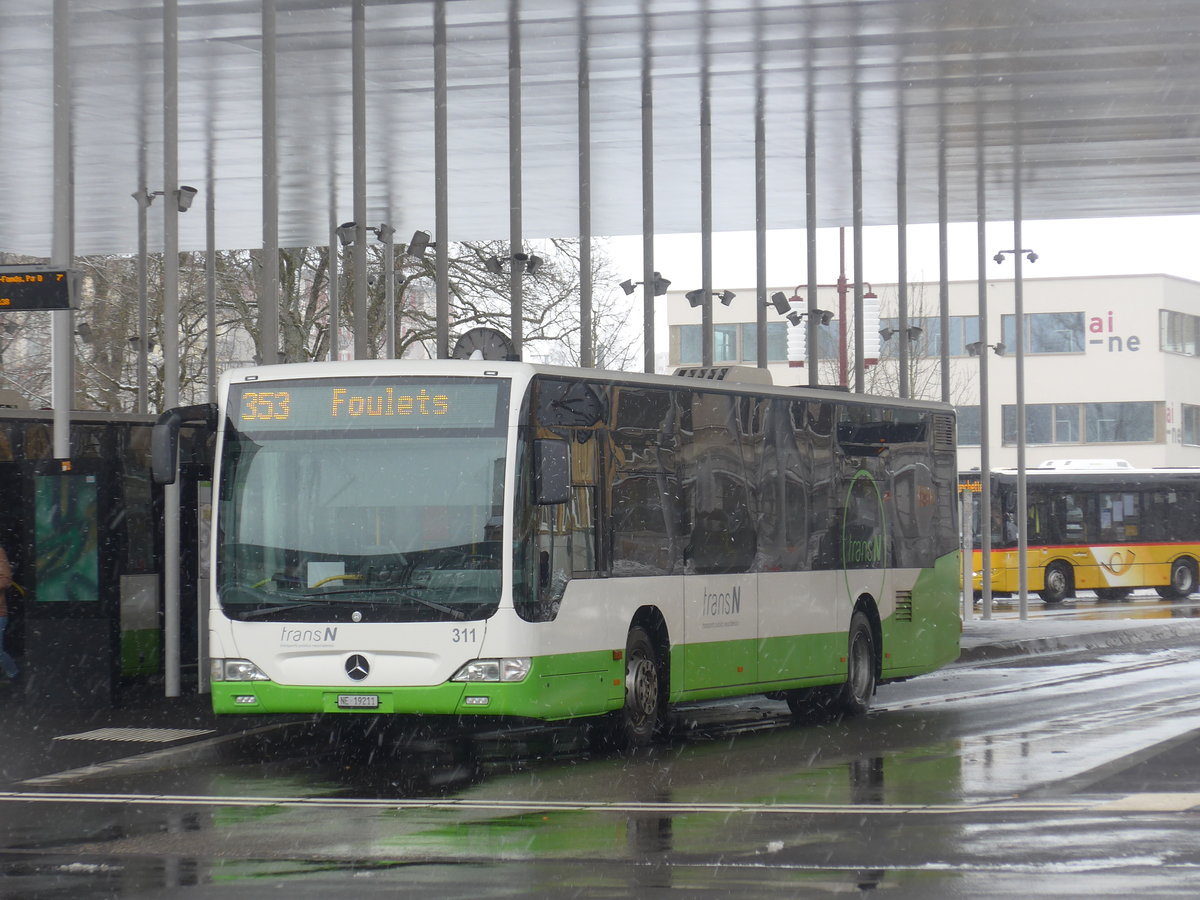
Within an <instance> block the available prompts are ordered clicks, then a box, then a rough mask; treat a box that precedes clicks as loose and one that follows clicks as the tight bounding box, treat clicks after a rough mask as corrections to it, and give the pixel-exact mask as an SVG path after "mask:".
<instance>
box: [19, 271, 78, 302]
mask: <svg viewBox="0 0 1200 900" xmlns="http://www.w3.org/2000/svg"><path fill="white" fill-rule="evenodd" d="M78 306H79V273H78V272H76V271H74V270H73V269H36V268H30V267H28V266H7V267H0V312H5V311H27V310H51V309H75V308H76V307H78Z"/></svg>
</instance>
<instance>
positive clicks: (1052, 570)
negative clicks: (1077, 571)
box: [1038, 562, 1071, 605]
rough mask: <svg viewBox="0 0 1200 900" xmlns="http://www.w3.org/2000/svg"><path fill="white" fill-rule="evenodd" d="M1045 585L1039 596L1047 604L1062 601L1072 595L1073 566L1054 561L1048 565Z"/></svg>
mask: <svg viewBox="0 0 1200 900" xmlns="http://www.w3.org/2000/svg"><path fill="white" fill-rule="evenodd" d="M1043 584H1044V587H1043V588H1042V590H1040V591H1038V596H1039V597H1041V598H1042V602H1043V603H1045V604H1047V605H1053V604H1055V603H1062V602H1063V601H1064V600H1066V599H1067V598H1068V597H1070V596H1071V567H1070V566H1068V565H1067V564H1066V563H1061V562H1052V563H1050V565H1048V566H1046V574H1045V576H1044V582H1043Z"/></svg>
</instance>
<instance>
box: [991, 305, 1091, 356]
mask: <svg viewBox="0 0 1200 900" xmlns="http://www.w3.org/2000/svg"><path fill="white" fill-rule="evenodd" d="M1024 319H1025V352H1026V353H1082V352H1083V348H1084V331H1083V313H1081V312H1064V313H1030V314H1028V315H1026V316H1024ZM1000 330H1001V333H1002V334H1003V338H1002V340H1003V342H1004V346H1005V347H1007V348H1008V352H1010V353H1015V352H1016V349H1017V327H1016V316H1001V317H1000Z"/></svg>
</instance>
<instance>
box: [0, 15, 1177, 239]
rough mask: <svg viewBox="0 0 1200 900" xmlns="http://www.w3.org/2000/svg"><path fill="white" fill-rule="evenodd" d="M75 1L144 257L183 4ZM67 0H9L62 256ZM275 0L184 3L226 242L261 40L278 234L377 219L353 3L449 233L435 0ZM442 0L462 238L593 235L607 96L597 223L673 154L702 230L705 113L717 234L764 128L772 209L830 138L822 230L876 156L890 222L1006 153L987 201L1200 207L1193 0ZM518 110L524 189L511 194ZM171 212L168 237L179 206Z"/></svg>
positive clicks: (183, 118)
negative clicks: (515, 78)
mask: <svg viewBox="0 0 1200 900" xmlns="http://www.w3.org/2000/svg"><path fill="white" fill-rule="evenodd" d="M439 2H440V0H439ZM58 3H60V4H62V7H60V8H65V10H66V11H67V14H66V17H65V18H66V21H67V22H68V28H67V31H68V32H69V40H68V42H67V45H68V50H67V53H66V56H67V59H68V60H69V63H68V67H69V84H70V104H69V105H70V117H69V118H70V124H71V131H72V138H71V158H72V160H73V166H72V171H73V178H74V240H75V243H74V251H75V253H77V254H81V255H83V254H96V253H126V252H132V251H133V250H134V249H135V248H136V246H137V220H138V216H137V204H136V203H135V201H134V200H133V199H132V198H131V195H132V194H133V193H134V192H137V191H139V190H140V189H145V190H148V191H150V192H153V191H156V190H160V189H162V186H163V179H164V169H163V141H164V128H163V123H164V116H163V110H164V84H165V83H164V77H163V71H164V65H163V61H164V28H163V21H164V15H163V9H164V5H165V4H164V3H163V2H162V0H58ZM265 3H266V5H267V6H268V7H269V6H271V5H272V3H271V0H265ZM55 5H56V4H55V3H51V2H50V0H46V2H38V3H30V2H29V0H0V198H2V202H0V209H2V210H3V215H0V251H9V252H17V253H24V254H30V255H34V256H46V255H49V254H50V252H51V243H52V233H53V218H54V216H53V203H52V197H53V192H54V179H55V167H54V152H53V150H54V147H55V139H54V133H55V132H54V107H55V104H54V90H53V83H54V73H55V66H54V55H55V37H54V35H55V31H54V27H53V26H54V16H53V8H54V7H55ZM273 5H274V10H275V15H274V19H275V32H274V34H273V35H271V36H270V40H264V14H263V7H264V0H179V2H178V21H179V30H178V45H177V47H178V76H179V78H178V85H179V86H178V122H179V128H178V134H179V137H178V152H179V167H178V172H179V179H178V180H179V182H180V183H182V184H187V185H193V186H195V187H197V188H198V189H199V190H200V191H201V193H202V194H204V193H205V192H211V194H212V197H213V208H214V220H215V221H214V224H215V229H216V244H217V246H219V247H222V248H247V247H249V248H252V247H259V246H262V244H263V233H264V230H263V213H262V211H263V208H264V199H263V182H264V154H263V134H264V130H263V122H264V115H263V111H264V104H263V102H262V98H263V96H264V90H263V85H264V62H272V63H273V67H274V72H275V77H274V79H273V82H272V83H273V84H274V85H275V89H276V92H277V93H276V102H275V104H274V108H275V121H276V123H277V125H276V128H277V131H276V133H277V144H278V149H277V153H276V155H275V158H276V159H277V161H278V168H277V172H278V181H279V218H278V225H279V244H280V246H300V245H319V244H325V243H327V242H329V236H330V225H331V222H336V221H339V220H349V219H351V218H352V212H353V208H354V205H353V203H354V195H355V179H354V172H353V169H354V166H353V159H354V142H353V131H354V127H353V126H354V114H353V113H354V109H355V103H356V94H355V90H354V82H355V78H354V67H353V66H352V56H353V53H352V50H353V34H352V32H353V29H352V20H353V18H354V11H355V8H356V7H357V8H358V9H359V10H360V11H361V15H362V16H364V17H365V46H364V49H363V52H364V53H365V81H364V82H363V85H362V88H361V93H362V95H363V97H362V100H363V104H364V105H363V109H364V110H365V121H364V131H365V160H366V165H365V180H364V181H363V183H362V190H363V193H364V194H365V197H366V207H367V211H368V221H369V222H371V223H372V224H375V223H376V222H379V223H385V222H386V223H390V224H391V225H392V226H393V227H395V228H396V229H397V234H398V238H397V239H398V240H405V239H407V235H408V234H410V233H411V232H412V231H413V230H416V229H424V230H430V231H432V230H433V227H434V221H435V215H436V214H437V207H436V204H435V189H434V181H435V179H434V174H435V166H434V160H435V149H436V145H435V140H434V134H435V132H434V128H433V123H434V99H435V52H434V46H435V42H434V17H435V9H436V7H437V5H438V4H437V3H435V2H433V0H412V2H408V0H275V2H274V4H273ZM444 11H445V21H446V45H445V46H446V68H445V71H446V88H447V101H446V114H447V130H446V151H447V157H448V164H449V177H448V183H447V190H448V203H447V205H446V207H445V211H444V212H445V216H446V224H447V227H448V233H449V235H450V239H451V240H462V239H488V238H506V237H508V235H509V226H510V206H511V205H519V207H520V208H521V210H522V214H523V225H522V227H523V229H524V234H525V236H526V237H531V238H532V237H546V236H573V235H576V234H578V233H579V229H580V224H579V222H580V220H579V212H578V204H579V189H578V172H579V165H578V164H579V159H580V149H581V148H580V143H579V134H580V132H579V128H578V114H579V109H580V98H581V96H583V97H584V98H585V99H586V101H587V104H588V106H589V107H590V116H589V122H590V139H589V140H588V141H587V155H588V157H589V158H590V163H591V179H590V188H591V198H592V211H591V222H592V226H591V227H592V233H594V234H601V235H604V234H610V235H615V234H636V233H639V232H641V231H642V226H643V218H642V216H643V204H642V195H643V184H644V183H645V182H644V178H643V173H644V171H645V170H646V169H648V170H649V172H650V174H651V176H652V182H653V196H654V229H653V230H654V231H655V232H657V233H678V232H695V231H700V230H701V227H702V204H701V197H702V191H701V183H702V166H701V161H702V154H701V141H702V133H703V132H704V131H706V130H707V132H708V133H709V135H710V136H711V165H712V178H711V184H712V193H711V201H712V210H713V217H712V225H713V229H714V230H716V231H727V230H741V229H752V228H754V227H755V172H756V167H755V151H756V142H755V136H756V122H761V125H762V136H763V140H762V143H761V147H762V152H763V154H764V158H765V165H764V168H763V171H764V172H765V178H766V187H767V205H766V224H767V227H769V228H792V227H802V226H804V225H806V222H805V208H806V202H805V201H806V185H807V184H808V182H807V181H806V173H807V172H809V171H810V170H808V169H807V168H806V156H807V148H808V147H809V146H810V145H811V147H812V148H813V150H814V151H815V152H814V153H812V157H813V159H815V162H816V165H815V175H816V178H815V186H816V207H815V208H816V224H818V225H820V226H839V225H850V224H852V220H853V216H854V198H855V193H856V192H855V190H854V186H855V179H856V175H855V173H856V171H859V170H860V171H861V181H860V184H861V190H862V203H861V212H862V221H863V222H864V223H865V224H868V225H870V224H892V223H896V222H897V221H898V219H900V218H901V215H900V214H899V212H898V210H900V209H901V207H902V206H903V207H905V209H904V213H905V214H904V216H903V218H905V219H906V220H907V221H909V222H912V223H918V222H933V221H937V220H938V215H939V179H940V177H943V178H944V184H945V204H946V214H947V218H948V220H950V221H963V220H974V219H975V218H976V210H977V196H976V194H977V172H978V171H979V166H978V163H979V162H980V161H982V163H983V169H982V170H983V181H982V183H983V184H984V185H985V189H986V217H987V218H988V219H989V220H1004V219H1008V218H1011V217H1012V210H1013V171H1014V161H1015V160H1016V159H1017V158H1018V156H1019V158H1020V161H1021V171H1022V173H1023V175H1022V179H1021V186H1022V197H1023V212H1024V218H1026V219H1045V218H1074V217H1096V216H1131V215H1168V214H1184V213H1195V212H1197V211H1200V40H1198V37H1200V4H1196V3H1195V2H1194V0H1139V2H1135V3H1130V2H1117V0H1004V2H997V0H828V2H807V0H806V2H797V0H512V2H511V3H510V2H506V0H446V2H445V3H444ZM510 16H512V17H515V19H516V21H517V22H518V23H519V26H518V27H517V29H516V36H517V40H516V41H514V40H513V39H512V36H513V31H512V29H511V27H510ZM267 33H268V34H269V32H267ZM581 35H585V36H586V41H584V42H582V43H581ZM272 44H273V45H274V47H275V53H274V57H273V60H268V58H267V57H266V56H265V55H264V54H265V53H266V52H267V50H266V48H269V47H270V46H271V45H272ZM581 46H586V48H587V49H586V53H587V62H588V67H587V70H586V73H584V76H583V77H581V69H580V65H579V60H580V47H581ZM514 48H515V49H516V50H517V52H516V53H514V52H513V51H514ZM60 49H61V48H60ZM172 55H173V54H172V53H170V52H168V57H170V56H172ZM518 64H519V83H520V95H519V96H520V102H519V104H517V106H516V107H514V105H513V104H512V102H511V101H512V97H513V95H512V94H511V93H510V65H511V66H513V67H515V66H516V65H518ZM644 67H645V68H644ZM266 68H267V71H270V69H271V66H269V65H268V66H267V67H266ZM513 71H516V69H515V68H514V69H513ZM644 71H645V72H647V73H648V76H649V77H648V78H644V77H643V72H644ZM647 85H648V86H649V88H650V92H649V97H650V99H651V104H650V107H649V108H650V109H652V113H653V127H652V135H653V142H652V143H653V153H652V160H653V163H652V166H644V159H643V135H644V132H643V96H644V93H643V88H644V87H646V86H647ZM705 98H707V101H708V102H707V103H706V102H704V100H705ZM517 108H519V116H518V121H519V125H520V129H519V137H520V141H519V144H520V150H521V163H520V172H521V195H520V197H519V198H512V202H511V203H510V189H509V186H510V174H511V168H510V160H511V157H510V111H512V110H514V109H517ZM702 109H706V110H708V111H709V112H710V114H711V121H710V123H706V124H708V125H709V127H708V128H707V129H705V128H702ZM856 149H857V152H856ZM898 184H900V185H903V197H904V200H903V203H900V202H898V190H897V186H898ZM202 205H203V204H201V203H200V202H199V201H197V208H200V207H201V206H202ZM204 218H205V217H204V215H203V213H202V212H201V213H200V214H197V213H191V214H190V215H183V216H181V217H180V245H181V247H182V248H183V249H189V248H202V247H204V246H205V221H204ZM150 229H151V240H152V241H154V240H155V239H156V232H158V230H159V229H161V217H160V216H156V215H151V216H150ZM159 233H160V232H159ZM156 246H160V244H159V245H156Z"/></svg>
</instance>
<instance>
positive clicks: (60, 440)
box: [50, 0, 75, 468]
mask: <svg viewBox="0 0 1200 900" xmlns="http://www.w3.org/2000/svg"><path fill="white" fill-rule="evenodd" d="M71 109H72V105H71V27H70V10H69V9H68V3H67V2H66V0H54V151H53V152H54V238H53V246H52V247H51V249H50V255H51V261H52V262H53V264H54V265H55V266H57V267H59V268H63V269H65V268H68V267H69V266H70V265H71V260H72V258H73V257H74V255H75V247H74V231H73V229H72V223H73V221H74V218H75V216H74V208H75V163H74V152H73V151H74V146H73V145H74V138H73V136H72V133H71ZM74 331H75V315H74V313H73V312H72V311H71V310H69V309H63V310H55V311H54V312H52V313H50V332H51V336H50V346H51V356H50V373H51V374H50V380H51V385H50V390H51V398H52V399H51V406H52V407H53V409H54V411H53V413H52V415H51V420H52V423H53V432H54V437H53V440H52V443H53V445H54V458H55V459H58V460H64V461H69V460H70V457H71V407H72V406H74V384H75V353H74V350H75V348H74V346H73V343H72V340H73V338H72V335H73V333H74ZM66 467H69V463H64V468H66Z"/></svg>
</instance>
